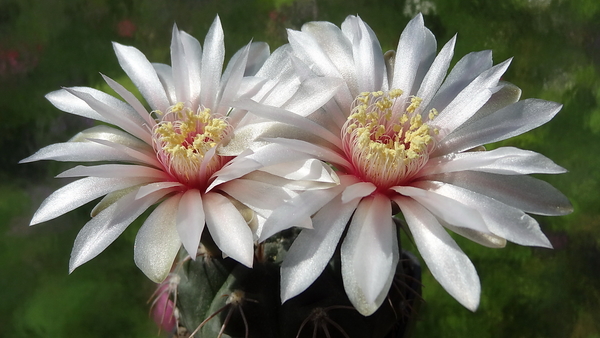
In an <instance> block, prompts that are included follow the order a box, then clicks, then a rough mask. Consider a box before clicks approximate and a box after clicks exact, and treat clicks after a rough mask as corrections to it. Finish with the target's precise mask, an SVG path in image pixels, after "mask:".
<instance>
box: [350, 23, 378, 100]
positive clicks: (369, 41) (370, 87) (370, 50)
mask: <svg viewBox="0 0 600 338" xmlns="http://www.w3.org/2000/svg"><path fill="white" fill-rule="evenodd" d="M348 26H351V27H352V26H353V28H352V31H353V36H352V40H351V41H352V55H353V59H354V64H355V67H356V73H357V74H359V76H357V80H358V89H359V91H367V92H373V91H377V90H379V89H381V86H382V84H383V75H384V73H385V65H384V62H383V53H382V52H381V45H380V44H379V40H377V37H376V36H375V33H374V32H373V30H372V29H371V27H369V26H368V25H367V24H366V23H365V22H364V21H362V20H361V19H360V18H359V17H352V16H351V17H348V18H346V20H345V21H344V28H346V27H348ZM348 28H349V27H348Z"/></svg>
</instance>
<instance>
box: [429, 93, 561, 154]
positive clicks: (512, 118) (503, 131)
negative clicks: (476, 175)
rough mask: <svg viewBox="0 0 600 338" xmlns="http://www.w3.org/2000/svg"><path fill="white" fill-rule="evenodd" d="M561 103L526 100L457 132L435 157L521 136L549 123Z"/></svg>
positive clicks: (442, 144)
mask: <svg viewBox="0 0 600 338" xmlns="http://www.w3.org/2000/svg"><path fill="white" fill-rule="evenodd" d="M561 108H562V105H561V104H558V103H555V102H550V101H544V100H538V99H527V100H523V101H519V102H517V103H515V104H512V105H510V106H508V107H505V108H503V109H501V110H499V111H497V112H495V113H493V114H490V115H488V116H486V117H483V118H481V119H479V120H477V121H475V122H473V123H471V124H468V125H466V126H464V127H463V128H460V129H457V130H456V131H455V132H453V133H451V134H450V135H448V136H447V137H446V138H445V139H443V140H442V141H441V142H440V143H439V144H438V149H436V154H446V153H449V152H455V151H463V150H467V149H471V148H474V147H477V146H480V145H483V144H487V143H492V142H497V141H502V140H506V139H508V138H511V137H513V136H517V135H521V134H523V133H525V132H527V131H529V130H531V129H534V128H537V127H539V126H541V125H542V124H544V123H546V122H548V121H550V120H551V119H552V118H553V117H554V115H556V114H557V113H558V112H559V111H560V109H561Z"/></svg>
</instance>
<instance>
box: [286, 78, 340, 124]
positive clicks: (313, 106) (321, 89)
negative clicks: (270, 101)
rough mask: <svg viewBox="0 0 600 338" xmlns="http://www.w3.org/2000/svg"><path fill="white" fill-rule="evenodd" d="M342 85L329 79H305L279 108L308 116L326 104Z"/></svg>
mask: <svg viewBox="0 0 600 338" xmlns="http://www.w3.org/2000/svg"><path fill="white" fill-rule="evenodd" d="M343 84H344V83H343V82H342V81H341V80H340V79H337V78H330V77H316V78H311V79H307V80H305V81H302V83H301V85H300V87H298V90H297V91H296V92H295V93H294V95H293V96H292V97H291V98H290V99H289V100H288V101H287V102H286V103H285V105H283V106H282V107H281V108H283V109H286V110H288V111H290V112H293V113H295V114H297V115H300V116H308V115H310V114H312V113H314V112H315V111H316V110H318V109H319V108H321V107H322V106H323V105H324V104H326V103H327V102H328V101H329V100H330V99H331V98H332V97H333V95H334V94H336V93H337V91H338V89H339V88H340V87H341V86H342V85H343Z"/></svg>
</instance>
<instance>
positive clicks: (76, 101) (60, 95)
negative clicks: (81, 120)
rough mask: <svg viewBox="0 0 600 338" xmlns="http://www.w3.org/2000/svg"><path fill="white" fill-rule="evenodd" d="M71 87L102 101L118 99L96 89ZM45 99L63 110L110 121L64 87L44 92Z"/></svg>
mask: <svg viewBox="0 0 600 338" xmlns="http://www.w3.org/2000/svg"><path fill="white" fill-rule="evenodd" d="M72 89H75V90H77V91H80V92H85V93H88V94H91V95H94V96H96V97H98V98H100V99H101V100H103V101H108V100H116V101H118V100H117V99H116V98H114V97H112V96H110V95H108V94H106V93H103V92H101V91H99V90H97V89H93V88H86V87H72ZM46 99H48V101H50V103H52V105H54V106H55V107H56V108H58V109H60V110H62V111H64V112H67V113H71V114H74V115H79V116H83V117H87V118H90V119H94V120H98V121H102V122H107V123H110V121H108V120H107V119H106V117H104V116H102V115H100V114H98V112H97V111H95V110H94V109H92V108H90V106H89V105H88V104H87V103H85V101H83V100H81V99H80V98H78V97H76V96H75V95H73V94H71V93H69V92H68V91H67V90H66V89H60V90H56V91H53V92H51V93H48V94H46Z"/></svg>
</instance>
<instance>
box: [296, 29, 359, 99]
mask: <svg viewBox="0 0 600 338" xmlns="http://www.w3.org/2000/svg"><path fill="white" fill-rule="evenodd" d="M351 18H352V17H349V18H346V20H345V21H344V22H346V21H348V20H349V19H350V20H351ZM343 28H344V24H342V29H343ZM302 32H305V33H308V34H310V36H312V37H313V38H314V39H315V41H316V42H317V43H318V45H319V47H320V48H321V49H322V50H323V52H325V54H326V55H327V57H328V58H329V59H330V60H335V67H337V69H338V71H339V73H340V74H341V76H342V78H343V79H344V82H346V84H347V85H348V87H349V88H350V91H351V92H358V84H357V79H356V67H355V66H354V59H353V57H352V43H351V40H349V39H348V38H347V37H346V36H345V35H344V34H343V33H342V30H340V28H338V27H337V26H336V25H334V24H332V23H330V22H326V21H313V22H308V23H305V24H304V25H302Z"/></svg>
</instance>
